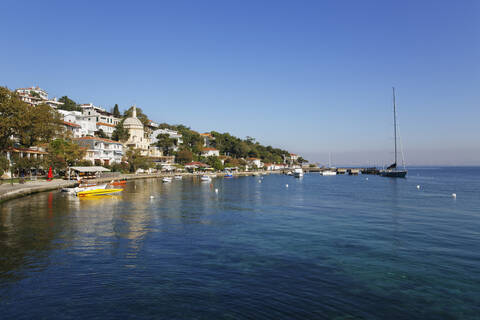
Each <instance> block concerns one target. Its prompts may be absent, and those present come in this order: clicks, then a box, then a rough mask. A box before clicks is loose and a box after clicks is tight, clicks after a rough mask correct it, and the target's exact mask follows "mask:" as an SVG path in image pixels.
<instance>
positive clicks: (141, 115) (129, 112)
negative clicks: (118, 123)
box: [123, 107, 150, 126]
mask: <svg viewBox="0 0 480 320" xmlns="http://www.w3.org/2000/svg"><path fill="white" fill-rule="evenodd" d="M136 109H137V118H138V119H139V120H140V121H141V122H142V124H143V125H144V126H148V125H150V121H148V116H147V115H146V114H145V113H143V110H142V109H141V108H136ZM132 115H133V107H130V108H129V109H127V110H125V112H124V113H123V117H124V118H128V117H131V116H132Z"/></svg>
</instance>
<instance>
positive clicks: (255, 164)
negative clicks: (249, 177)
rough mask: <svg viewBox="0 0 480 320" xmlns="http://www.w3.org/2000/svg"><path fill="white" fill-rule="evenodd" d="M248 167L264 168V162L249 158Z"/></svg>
mask: <svg viewBox="0 0 480 320" xmlns="http://www.w3.org/2000/svg"><path fill="white" fill-rule="evenodd" d="M247 165H249V166H252V167H257V168H263V162H262V160H261V159H258V158H247Z"/></svg>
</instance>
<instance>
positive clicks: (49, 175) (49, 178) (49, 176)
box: [47, 167, 53, 180]
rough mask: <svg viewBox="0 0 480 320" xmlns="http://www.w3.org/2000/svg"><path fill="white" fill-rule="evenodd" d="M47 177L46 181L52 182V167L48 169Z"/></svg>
mask: <svg viewBox="0 0 480 320" xmlns="http://www.w3.org/2000/svg"><path fill="white" fill-rule="evenodd" d="M47 177H48V180H52V178H53V173H52V167H50V168H49V169H48V176H47Z"/></svg>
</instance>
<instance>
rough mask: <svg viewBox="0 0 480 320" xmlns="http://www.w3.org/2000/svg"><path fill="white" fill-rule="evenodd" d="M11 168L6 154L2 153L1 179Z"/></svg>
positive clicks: (0, 161)
mask: <svg viewBox="0 0 480 320" xmlns="http://www.w3.org/2000/svg"><path fill="white" fill-rule="evenodd" d="M9 168H10V162H9V161H8V159H7V156H6V155H5V154H2V153H0V177H1V176H3V174H4V173H5V172H7V171H8V169H9Z"/></svg>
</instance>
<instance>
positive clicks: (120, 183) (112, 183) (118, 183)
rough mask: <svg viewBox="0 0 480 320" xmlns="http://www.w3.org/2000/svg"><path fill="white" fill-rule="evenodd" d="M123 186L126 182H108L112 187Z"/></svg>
mask: <svg viewBox="0 0 480 320" xmlns="http://www.w3.org/2000/svg"><path fill="white" fill-rule="evenodd" d="M125 184H127V181H126V180H118V181H112V182H110V185H112V186H123V185H125Z"/></svg>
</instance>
